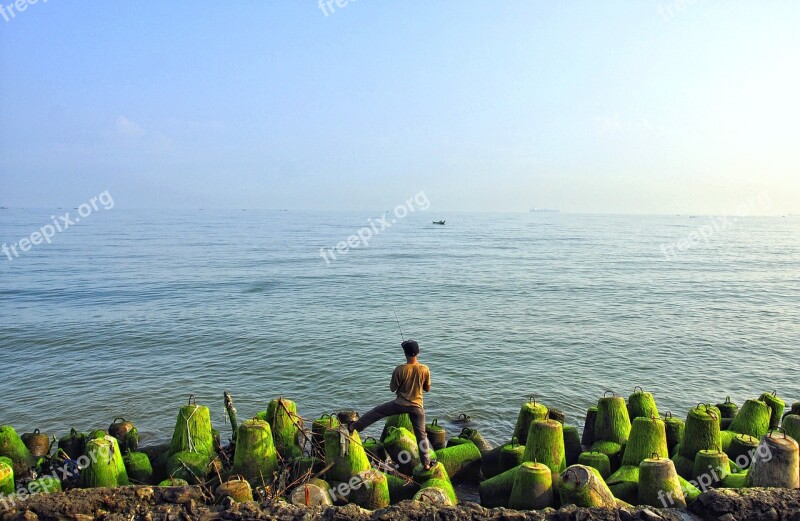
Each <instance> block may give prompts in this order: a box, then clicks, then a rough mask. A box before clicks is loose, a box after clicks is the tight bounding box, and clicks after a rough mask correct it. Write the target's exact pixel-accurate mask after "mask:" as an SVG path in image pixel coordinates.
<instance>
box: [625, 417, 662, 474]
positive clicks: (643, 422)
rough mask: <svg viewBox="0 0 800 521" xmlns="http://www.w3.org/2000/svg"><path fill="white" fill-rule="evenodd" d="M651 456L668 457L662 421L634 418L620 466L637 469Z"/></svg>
mask: <svg viewBox="0 0 800 521" xmlns="http://www.w3.org/2000/svg"><path fill="white" fill-rule="evenodd" d="M653 456H658V457H661V458H668V457H669V449H668V448H667V431H666V427H665V425H664V421H663V420H662V419H661V418H659V417H658V416H653V417H649V418H645V417H643V416H639V417H637V418H634V419H633V426H632V427H631V433H630V437H629V438H628V443H627V445H625V452H624V454H623V455H622V465H623V466H625V465H633V466H636V467H638V466H639V464H640V463H641V462H642V461H644V460H646V459H647V458H651V457H653Z"/></svg>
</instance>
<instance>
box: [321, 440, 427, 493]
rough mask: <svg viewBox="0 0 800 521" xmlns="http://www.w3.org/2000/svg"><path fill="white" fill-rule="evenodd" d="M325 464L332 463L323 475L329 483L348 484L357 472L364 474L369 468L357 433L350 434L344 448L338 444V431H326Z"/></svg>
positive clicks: (367, 459)
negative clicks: (341, 482) (340, 482)
mask: <svg viewBox="0 0 800 521" xmlns="http://www.w3.org/2000/svg"><path fill="white" fill-rule="evenodd" d="M344 436H346V435H344ZM345 441H347V440H345ZM415 447H416V446H415ZM325 463H326V464H327V465H330V464H331V463H333V467H331V468H330V469H328V470H327V472H326V473H325V475H326V477H327V479H328V480H331V481H343V482H349V481H350V480H351V479H352V478H353V477H354V476H356V475H357V474H358V473H359V472H364V471H365V470H369V468H370V464H369V458H367V453H366V452H364V447H363V446H362V445H361V438H360V437H359V435H358V432H357V431H353V432H352V434H350V437H349V442H347V443H346V446H344V447H343V446H342V444H341V442H340V436H339V431H338V430H330V431H326V432H325ZM411 468H412V469H413V468H414V467H413V466H412V467H411ZM409 472H410V470H409Z"/></svg>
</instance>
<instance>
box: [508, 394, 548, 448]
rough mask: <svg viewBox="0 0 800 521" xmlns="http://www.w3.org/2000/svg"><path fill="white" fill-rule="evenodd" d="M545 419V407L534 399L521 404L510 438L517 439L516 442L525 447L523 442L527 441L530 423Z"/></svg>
mask: <svg viewBox="0 0 800 521" xmlns="http://www.w3.org/2000/svg"><path fill="white" fill-rule="evenodd" d="M546 419H547V407H545V406H544V405H542V404H541V403H537V402H536V398H534V397H531V399H530V400H529V401H528V402H526V403H524V404H522V407H521V408H520V410H519V415H518V416H517V423H516V425H515V426H514V434H512V435H511V438H512V439H513V438H517V442H518V443H519V444H520V445H525V442H526V441H527V439H528V431H529V430H530V427H531V423H533V422H534V421H538V420H546Z"/></svg>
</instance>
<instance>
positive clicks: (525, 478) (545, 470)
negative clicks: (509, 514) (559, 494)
mask: <svg viewBox="0 0 800 521" xmlns="http://www.w3.org/2000/svg"><path fill="white" fill-rule="evenodd" d="M508 506H509V508H513V509H516V510H541V509H543V508H547V507H552V506H554V500H553V473H552V471H551V470H550V468H549V467H548V466H547V465H544V464H542V463H532V462H529V461H528V462H525V463H523V464H522V465H521V466H520V467H519V470H517V473H516V475H515V476H514V484H513V486H512V487H511V496H510V497H509V500H508Z"/></svg>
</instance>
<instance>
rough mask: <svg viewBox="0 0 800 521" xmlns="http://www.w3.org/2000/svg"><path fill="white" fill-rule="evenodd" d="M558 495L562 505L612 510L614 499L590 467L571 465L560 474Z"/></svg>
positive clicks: (614, 505) (615, 504)
mask: <svg viewBox="0 0 800 521" xmlns="http://www.w3.org/2000/svg"><path fill="white" fill-rule="evenodd" d="M558 495H559V496H560V498H561V504H562V505H575V506H577V507H587V508H591V507H599V508H614V507H616V506H617V501H616V498H614V495H613V494H612V493H611V490H610V489H609V488H608V486H607V485H606V484H605V482H604V481H603V480H602V478H600V476H598V475H597V474H596V473H595V471H594V470H593V469H592V468H591V467H585V466H583V465H572V466H571V467H569V468H568V469H567V470H565V471H564V472H562V473H561V476H560V480H559V484H558Z"/></svg>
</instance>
